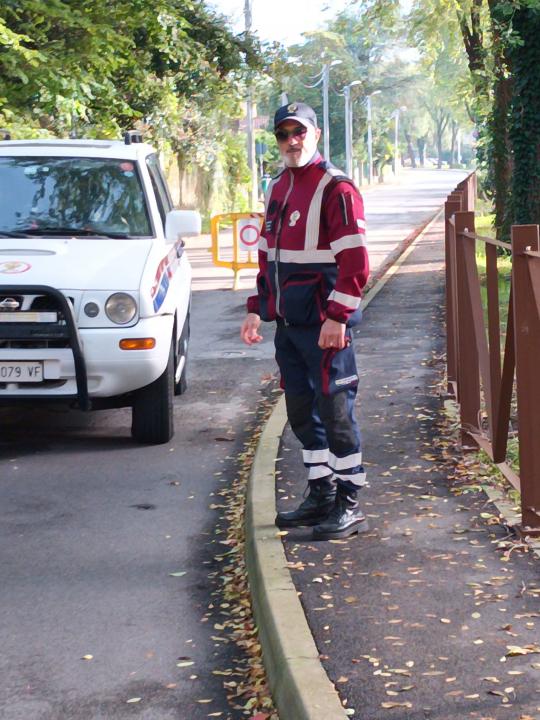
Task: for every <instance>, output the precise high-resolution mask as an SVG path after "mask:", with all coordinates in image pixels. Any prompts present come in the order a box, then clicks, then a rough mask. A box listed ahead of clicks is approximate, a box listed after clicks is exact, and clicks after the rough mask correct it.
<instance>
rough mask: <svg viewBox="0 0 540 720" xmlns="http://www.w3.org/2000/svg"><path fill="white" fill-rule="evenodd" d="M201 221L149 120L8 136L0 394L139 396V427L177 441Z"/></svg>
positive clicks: (3, 398)
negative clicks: (141, 128)
mask: <svg viewBox="0 0 540 720" xmlns="http://www.w3.org/2000/svg"><path fill="white" fill-rule="evenodd" d="M199 233H200V216H199V214H198V213H197V212H194V211H187V210H174V209H173V205H172V202H171V197H170V194H169V191H168V188H167V184H166V182H165V178H164V176H163V173H162V172H161V169H160V166H159V161H158V157H157V155H156V153H155V151H154V150H153V149H152V147H150V146H149V145H147V144H145V143H143V142H142V138H141V137H140V135H139V134H137V133H126V136H125V138H124V141H103V140H24V141H23V140H21V141H15V140H4V141H0V403H1V404H3V405H15V404H18V403H20V402H29V403H37V402H39V401H43V402H52V401H63V402H67V403H70V404H72V405H73V406H75V407H79V408H81V409H84V410H90V409H100V408H106V407H121V406H126V405H130V406H132V408H133V415H132V427H131V432H132V435H133V437H134V438H135V440H137V441H139V442H143V443H163V442H168V441H169V440H170V438H171V437H172V435H173V433H174V427H173V396H174V394H180V393H182V392H183V390H184V389H185V386H186V374H185V373H186V357H187V346H188V338H189V307H190V298H191V267H190V265H189V261H188V259H187V255H186V253H185V252H184V240H183V238H184V237H185V236H187V235H196V234H199Z"/></svg>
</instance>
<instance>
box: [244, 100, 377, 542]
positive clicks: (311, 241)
mask: <svg viewBox="0 0 540 720" xmlns="http://www.w3.org/2000/svg"><path fill="white" fill-rule="evenodd" d="M274 132H275V136H276V140H277V143H278V147H279V151H280V154H281V157H282V159H283V163H284V165H285V168H284V170H283V171H282V172H281V173H280V174H279V175H278V176H277V177H276V178H274V179H273V180H272V182H271V184H270V186H269V188H268V191H267V194H266V212H265V218H264V228H263V232H262V236H261V240H260V243H259V273H258V276H257V295H254V296H252V297H250V298H248V303H247V310H248V314H247V317H246V319H245V320H244V322H243V324H242V329H241V337H242V339H243V340H244V342H245V343H247V344H248V345H251V344H253V343H257V342H260V341H261V339H262V338H261V336H260V334H259V327H260V324H261V320H265V321H272V320H276V323H277V330H276V336H275V346H276V360H277V362H278V365H279V369H280V372H281V383H282V386H283V387H284V390H285V401H286V405H287V416H288V419H289V422H290V425H291V428H292V430H293V432H294V433H295V435H296V436H297V437H298V439H299V440H300V442H301V443H302V446H303V459H304V464H305V466H306V468H307V469H308V483H309V493H308V495H307V497H306V499H305V500H304V501H303V502H302V503H301V505H300V506H299V507H298V508H297V509H296V510H293V511H291V512H283V513H278V515H277V517H276V524H277V525H278V527H281V528H287V527H297V526H301V525H308V526H314V529H313V537H314V538H317V539H321V540H325V539H330V538H341V537H348V536H349V535H352V534H353V533H356V532H363V531H364V530H367V521H366V518H365V517H364V515H363V513H362V512H361V510H360V508H359V504H358V501H357V490H358V488H359V487H361V486H362V485H364V484H365V482H366V476H365V472H364V468H363V466H362V452H361V447H360V433H359V431H358V427H357V425H356V421H355V418H354V400H355V397H356V388H357V385H358V374H357V370H356V362H355V357H354V351H353V347H352V333H351V330H350V328H351V326H352V325H354V324H355V323H357V322H358V321H359V319H360V297H361V291H362V288H363V287H364V285H365V283H366V281H367V278H368V274H369V265H368V257H367V251H366V247H365V222H364V209H363V203H362V198H361V196H360V193H359V192H358V190H357V189H356V187H355V186H354V184H353V182H352V180H350V179H349V178H347V177H346V176H344V175H343V174H342V173H341V172H340V171H339V170H337V169H336V168H334V167H333V166H331V165H330V164H329V163H326V162H325V161H324V160H323V158H322V157H321V155H320V154H319V153H318V151H317V142H318V140H319V137H320V134H321V131H320V129H319V128H318V127H317V117H316V115H315V112H314V111H313V109H312V108H311V107H310V106H309V105H306V104H304V103H300V102H297V103H290V104H288V105H284V106H283V107H281V108H279V110H278V111H277V112H276V114H275V116H274Z"/></svg>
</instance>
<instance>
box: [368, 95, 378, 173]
mask: <svg viewBox="0 0 540 720" xmlns="http://www.w3.org/2000/svg"><path fill="white" fill-rule="evenodd" d="M380 93H381V91H380V90H374V91H373V92H372V93H370V94H369V95H367V96H366V108H367V144H368V182H369V184H370V185H371V183H372V182H373V134H372V131H371V98H372V97H373V95H380Z"/></svg>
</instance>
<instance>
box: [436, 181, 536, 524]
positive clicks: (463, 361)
mask: <svg viewBox="0 0 540 720" xmlns="http://www.w3.org/2000/svg"><path fill="white" fill-rule="evenodd" d="M475 197H476V176H475V174H474V173H473V174H471V175H469V177H468V178H466V179H465V180H464V181H463V182H462V183H460V184H459V185H458V186H457V188H456V190H455V191H454V192H453V193H451V194H450V195H449V196H448V199H447V201H446V203H445V259H446V333H447V377H448V391H449V393H450V394H451V395H452V396H453V397H455V399H456V401H457V403H458V405H459V415H460V426H461V442H462V446H463V447H464V448H465V449H472V448H482V449H483V450H484V451H485V452H486V453H487V454H488V455H489V457H490V458H491V459H492V461H493V462H494V463H496V464H497V466H498V467H499V469H500V470H501V472H502V473H503V475H504V476H505V477H506V478H507V480H508V481H509V482H510V483H511V484H512V486H513V487H514V488H516V489H517V490H519V491H520V494H521V531H522V532H524V533H526V534H539V533H540V373H539V368H538V362H539V359H540V244H539V227H538V225H514V226H513V227H512V242H511V244H510V243H504V242H499V241H497V240H495V239H493V238H489V237H483V236H481V235H477V234H476V232H475V213H474V203H475ZM478 242H481V243H483V244H484V245H485V257H486V274H485V297H486V303H485V306H484V304H483V302H482V289H481V287H482V284H481V277H480V273H479V270H478V264H477V255H476V244H477V243H478ZM498 248H504V249H505V250H507V251H508V254H509V256H510V257H511V261H512V275H511V284H510V292H509V298H508V307H507V308H504V307H503V308H501V298H500V293H499V270H498V262H497V260H498ZM501 309H502V310H506V309H507V311H508V313H507V322H506V329H505V330H504V328H502V327H501V325H502V324H501ZM504 314H506V313H504ZM503 335H504V350H503V351H502V353H501V339H502V337H503ZM514 383H515V386H516V393H515V395H514V392H513V390H514ZM512 427H513V429H514V431H515V430H516V428H517V441H518V446H519V470H517V468H515V467H513V466H512V465H511V464H510V462H509V461H508V457H507V453H508V439H509V433H510V431H511V429H512Z"/></svg>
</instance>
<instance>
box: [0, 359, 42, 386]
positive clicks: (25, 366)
mask: <svg viewBox="0 0 540 720" xmlns="http://www.w3.org/2000/svg"><path fill="white" fill-rule="evenodd" d="M42 381H43V363H42V362H6V361H5V360H0V382H2V383H4V382H8V383H9V382H13V383H17V382H42Z"/></svg>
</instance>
